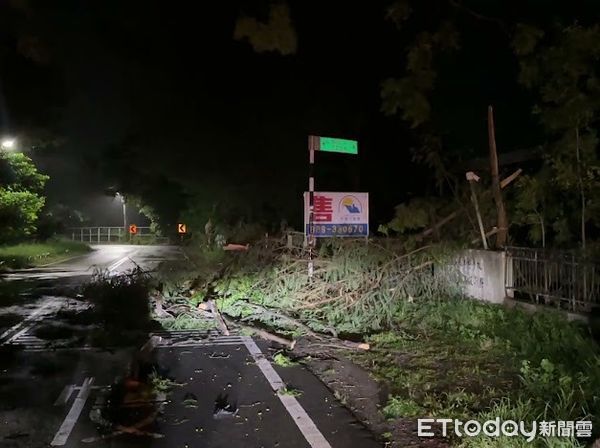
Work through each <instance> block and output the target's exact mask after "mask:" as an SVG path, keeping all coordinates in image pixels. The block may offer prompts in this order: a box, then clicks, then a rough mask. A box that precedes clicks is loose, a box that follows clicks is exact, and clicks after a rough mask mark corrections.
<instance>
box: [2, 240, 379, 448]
mask: <svg viewBox="0 0 600 448" xmlns="http://www.w3.org/2000/svg"><path fill="white" fill-rule="evenodd" d="M180 256H181V253H180V251H179V250H178V248H176V247H165V246H102V247H98V248H96V250H95V251H94V252H92V253H91V254H89V255H87V256H84V257H78V258H76V259H73V260H68V261H66V262H65V263H60V264H57V265H52V266H48V267H45V268H38V269H35V270H28V271H20V272H15V273H12V274H10V275H9V276H7V277H8V278H7V279H4V281H3V285H4V286H6V285H9V287H7V291H8V292H7V293H6V294H5V296H0V325H3V327H0V446H2V447H6V448H17V447H18V448H26V447H32V448H34V447H36V448H37V447H50V446H64V447H83V446H90V447H102V448H104V447H182V448H186V447H228V448H229V447H291V448H294V447H309V448H328V447H334V448H337V447H339V448H346V447H348V448H353V447H356V448H359V447H360V448H363V447H365V448H369V447H375V446H381V445H380V444H378V443H377V442H375V441H374V440H373V438H372V437H371V435H370V433H369V432H368V431H367V430H366V429H364V427H363V426H361V425H360V424H358V423H357V422H356V420H355V418H354V417H353V416H352V414H351V413H350V412H349V411H348V410H347V409H346V408H345V407H343V406H342V405H341V404H340V403H339V402H338V401H337V400H336V399H335V397H334V396H333V395H332V394H331V392H330V391H329V390H328V389H327V388H326V387H325V386H324V385H323V384H322V383H321V382H320V381H319V380H318V379H317V378H316V377H314V376H313V375H312V374H311V373H309V372H308V371H307V370H305V369H304V368H303V367H302V366H301V365H296V366H292V367H278V366H276V365H274V364H272V363H271V362H270V358H271V356H272V355H273V354H274V353H275V350H276V349H275V348H271V347H269V346H268V344H265V343H263V342H260V341H254V340H253V339H252V338H249V337H247V336H241V335H232V336H223V335H220V334H218V332H216V331H211V332H194V331H181V332H165V331H160V330H157V332H156V333H155V336H154V337H153V341H156V347H154V349H153V350H152V351H151V355H150V359H147V360H146V361H145V362H144V365H145V366H146V369H148V370H150V372H149V374H150V377H151V378H153V380H152V381H153V384H154V387H152V388H148V387H147V385H145V384H133V385H131V386H130V385H127V388H126V390H124V391H123V390H120V389H122V388H123V387H124V386H123V384H128V383H124V382H123V378H124V377H126V376H127V374H128V372H129V371H130V370H131V366H132V365H133V363H132V360H133V359H134V358H135V357H136V356H137V353H139V352H138V349H139V347H123V348H115V349H109V350H106V349H98V348H94V347H92V346H90V345H89V338H88V337H86V334H87V333H86V331H88V330H89V328H91V327H93V326H94V322H89V321H86V319H85V318H82V316H83V317H85V316H86V312H87V311H88V310H89V306H90V305H89V303H86V302H85V301H83V300H80V299H78V298H77V297H71V298H67V297H65V296H63V295H61V294H57V292H60V291H61V288H69V287H75V286H77V285H78V284H80V283H81V282H82V281H84V280H85V279H86V278H87V277H89V275H91V273H92V272H93V269H94V267H100V268H104V269H109V270H112V271H113V272H114V273H118V272H124V271H127V270H128V269H131V268H132V267H134V266H136V265H139V266H141V267H142V268H143V269H145V270H152V269H153V268H154V267H156V265H157V263H159V262H160V261H162V260H164V259H173V258H177V257H180ZM2 316H4V317H2ZM57 324H60V325H61V326H60V328H59V329H58V330H57V328H56V326H57ZM65 328H66V329H67V330H65ZM51 330H52V331H51ZM61 331H62V333H61ZM147 373H148V372H147ZM157 385H158V386H157ZM115 397H119V398H118V399H116V398H115Z"/></svg>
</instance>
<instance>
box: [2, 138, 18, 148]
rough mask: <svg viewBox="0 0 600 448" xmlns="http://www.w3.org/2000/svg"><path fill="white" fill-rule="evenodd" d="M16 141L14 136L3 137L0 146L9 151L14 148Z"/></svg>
mask: <svg viewBox="0 0 600 448" xmlns="http://www.w3.org/2000/svg"><path fill="white" fill-rule="evenodd" d="M16 143H17V141H16V139H14V138H4V139H2V142H1V143H0V148H2V149H4V150H7V151H9V150H11V149H14V148H15V145H16Z"/></svg>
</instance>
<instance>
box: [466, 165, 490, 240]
mask: <svg viewBox="0 0 600 448" xmlns="http://www.w3.org/2000/svg"><path fill="white" fill-rule="evenodd" d="M466 177H467V180H468V181H469V187H471V200H472V201H473V207H475V213H477V223H478V224H479V232H480V233H481V242H482V243H483V248H484V249H485V250H487V249H488V243H487V238H486V236H485V229H484V228H483V220H482V219H481V212H480V211H479V202H478V201H477V193H476V192H475V183H476V182H479V176H478V175H477V174H475V173H474V172H473V171H469V172H468V173H467V174H466Z"/></svg>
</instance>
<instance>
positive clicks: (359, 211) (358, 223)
mask: <svg viewBox="0 0 600 448" xmlns="http://www.w3.org/2000/svg"><path fill="white" fill-rule="evenodd" d="M313 205H314V209H313V210H314V212H313V223H312V229H310V228H309V207H308V206H309V195H308V193H307V192H306V193H304V232H305V234H306V235H308V234H309V233H312V234H313V235H314V236H315V237H318V238H324V237H335V236H341V237H360V236H369V193H339V192H334V193H332V192H323V191H315V192H314V198H313Z"/></svg>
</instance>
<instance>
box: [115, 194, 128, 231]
mask: <svg viewBox="0 0 600 448" xmlns="http://www.w3.org/2000/svg"><path fill="white" fill-rule="evenodd" d="M115 196H116V197H118V198H119V199H121V204H123V228H124V229H125V232H127V205H126V204H125V196H123V195H122V194H121V193H119V192H118V191H117V194H116V195H115Z"/></svg>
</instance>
